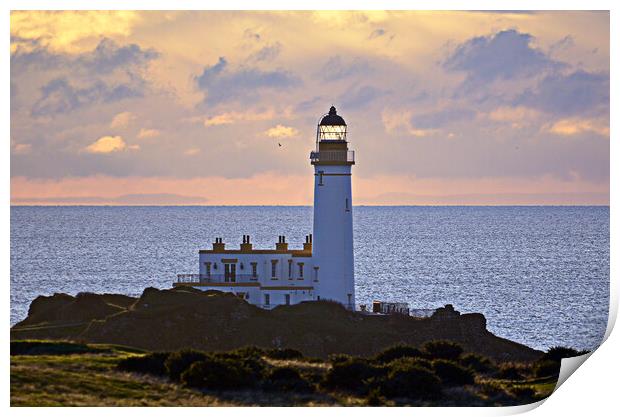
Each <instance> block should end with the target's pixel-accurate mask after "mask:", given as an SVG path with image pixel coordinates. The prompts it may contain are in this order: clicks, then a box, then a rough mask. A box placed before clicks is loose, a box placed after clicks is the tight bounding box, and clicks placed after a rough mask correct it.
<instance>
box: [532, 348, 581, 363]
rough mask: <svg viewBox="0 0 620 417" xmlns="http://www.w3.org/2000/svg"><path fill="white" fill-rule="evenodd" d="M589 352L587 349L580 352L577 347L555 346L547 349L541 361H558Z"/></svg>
mask: <svg viewBox="0 0 620 417" xmlns="http://www.w3.org/2000/svg"><path fill="white" fill-rule="evenodd" d="M586 353H588V352H587V351H582V352H579V351H578V350H576V349H573V348H568V347H564V346H554V347H552V348H550V349H549V350H547V351H546V352H545V353H544V354H543V357H542V358H541V359H540V360H541V361H556V362H561V361H562V359H564V358H572V357H573V356H579V355H583V354H586Z"/></svg>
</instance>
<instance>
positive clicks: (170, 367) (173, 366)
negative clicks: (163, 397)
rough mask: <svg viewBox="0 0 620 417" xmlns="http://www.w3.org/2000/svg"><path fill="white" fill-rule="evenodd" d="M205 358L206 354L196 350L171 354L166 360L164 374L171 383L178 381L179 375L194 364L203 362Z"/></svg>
mask: <svg viewBox="0 0 620 417" xmlns="http://www.w3.org/2000/svg"><path fill="white" fill-rule="evenodd" d="M206 358H207V355H206V353H204V352H199V351H196V350H180V351H178V352H173V353H171V354H170V355H169V356H168V358H167V359H166V362H165V366H166V373H167V374H168V376H169V377H170V379H172V380H173V381H179V380H180V379H181V374H182V373H183V372H185V371H186V370H187V369H188V368H189V367H190V366H192V364H193V363H194V362H198V361H203V360H205V359H206Z"/></svg>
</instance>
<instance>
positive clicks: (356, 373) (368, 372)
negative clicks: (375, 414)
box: [323, 358, 385, 393]
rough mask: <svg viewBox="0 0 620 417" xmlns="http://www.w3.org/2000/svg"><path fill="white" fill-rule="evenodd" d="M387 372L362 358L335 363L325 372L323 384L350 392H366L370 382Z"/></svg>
mask: <svg viewBox="0 0 620 417" xmlns="http://www.w3.org/2000/svg"><path fill="white" fill-rule="evenodd" d="M384 374H385V370H383V369H381V368H380V367H376V366H374V365H372V364H370V363H369V362H368V361H366V360H364V359H360V358H351V359H349V360H347V361H345V362H338V363H334V364H333V365H332V367H331V368H330V369H329V370H328V371H327V373H326V374H325V379H324V381H323V385H324V386H326V387H329V388H336V389H341V390H345V391H350V392H356V393H365V392H366V391H367V387H368V382H369V380H371V379H373V378H377V377H380V376H382V375H384Z"/></svg>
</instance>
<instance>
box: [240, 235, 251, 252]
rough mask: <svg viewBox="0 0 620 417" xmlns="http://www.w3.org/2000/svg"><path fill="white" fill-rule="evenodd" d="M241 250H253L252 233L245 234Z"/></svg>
mask: <svg viewBox="0 0 620 417" xmlns="http://www.w3.org/2000/svg"><path fill="white" fill-rule="evenodd" d="M241 252H252V244H251V243H250V235H243V243H242V244H241Z"/></svg>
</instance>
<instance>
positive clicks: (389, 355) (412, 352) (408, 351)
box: [375, 345, 423, 363]
mask: <svg viewBox="0 0 620 417" xmlns="http://www.w3.org/2000/svg"><path fill="white" fill-rule="evenodd" d="M422 356H423V353H422V352H421V351H420V350H419V349H417V348H415V347H413V346H407V345H396V346H392V347H389V348H387V349H385V350H384V351H383V352H381V353H379V354H378V355H377V356H376V357H375V359H376V360H377V361H378V362H381V363H389V362H392V361H393V360H396V359H400V358H419V357H422Z"/></svg>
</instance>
